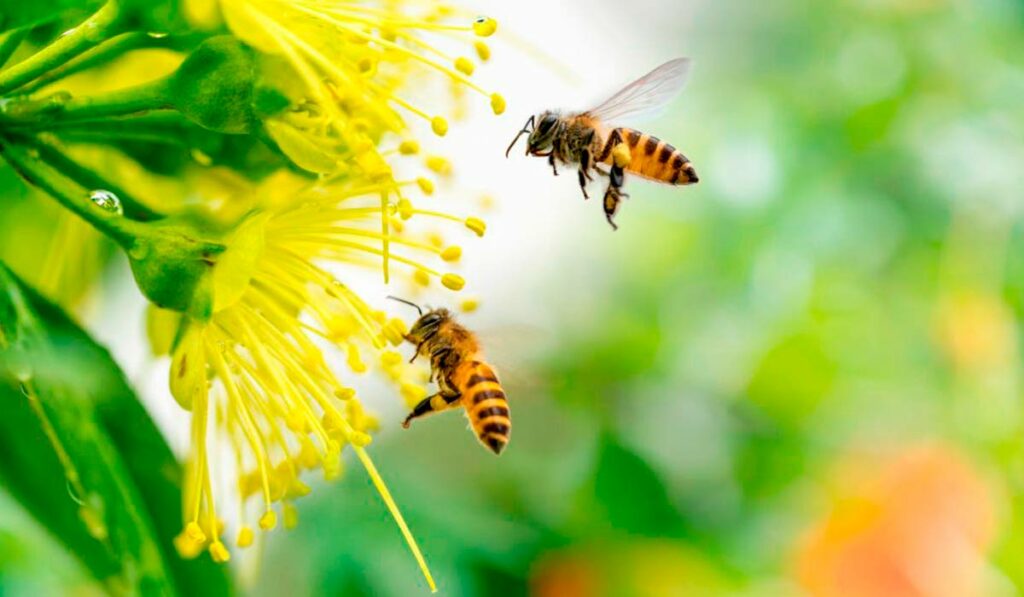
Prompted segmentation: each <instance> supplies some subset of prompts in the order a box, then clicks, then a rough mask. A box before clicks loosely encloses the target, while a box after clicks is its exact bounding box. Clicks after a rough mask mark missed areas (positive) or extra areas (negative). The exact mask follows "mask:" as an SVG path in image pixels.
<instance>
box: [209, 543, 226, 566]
mask: <svg viewBox="0 0 1024 597" xmlns="http://www.w3.org/2000/svg"><path fill="white" fill-rule="evenodd" d="M210 557H212V558H213V561H214V562H217V563H218V564H224V563H226V562H227V561H228V560H230V559H231V552H229V551H228V548H226V547H224V544H223V543H221V542H220V541H214V542H213V543H211V544H210Z"/></svg>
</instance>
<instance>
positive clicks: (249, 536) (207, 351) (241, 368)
mask: <svg viewBox="0 0 1024 597" xmlns="http://www.w3.org/2000/svg"><path fill="white" fill-rule="evenodd" d="M288 176H289V175H279V176H278V177H274V178H272V179H271V180H269V181H268V182H266V183H265V184H264V189H263V192H264V194H265V195H266V196H267V197H269V198H270V199H267V200H265V201H263V202H262V204H261V205H259V206H258V207H257V208H255V209H254V210H253V211H252V212H251V213H250V214H249V215H248V216H247V217H246V218H245V219H244V220H243V221H242V222H241V223H240V224H239V225H238V226H237V227H236V229H235V232H234V233H233V234H232V235H230V236H229V239H228V249H227V251H226V252H225V254H224V256H223V257H222V259H221V260H220V261H219V262H218V264H217V268H222V267H224V268H228V271H227V272H225V273H224V274H222V275H216V277H215V280H216V282H215V284H216V286H215V297H216V298H215V301H214V305H215V306H214V313H213V315H212V317H211V319H210V320H209V321H205V322H201V321H194V320H186V321H185V323H184V324H183V327H182V328H181V329H180V330H179V332H178V337H177V341H176V347H175V349H174V353H173V359H172V365H171V390H172V393H173V394H174V396H175V398H176V399H177V400H178V402H179V403H180V404H181V405H182V406H183V407H184V408H186V409H188V410H190V411H191V412H192V456H191V458H190V461H189V470H188V477H187V482H186V491H185V498H186V501H185V529H184V531H183V533H182V535H181V536H180V537H179V538H178V542H177V543H178V546H179V550H180V551H181V553H182V554H183V555H195V554H198V553H199V552H200V551H201V550H202V549H203V548H204V547H205V548H206V549H208V550H209V552H210V554H211V556H212V557H214V559H216V560H218V561H226V560H227V559H228V558H229V557H230V553H229V551H228V549H227V548H226V547H225V545H224V543H223V542H222V541H221V535H222V523H221V519H220V518H219V517H218V514H217V508H218V505H219V503H223V496H215V491H214V487H215V486H216V484H215V483H213V479H216V478H223V477H224V476H225V475H230V474H233V475H234V476H235V477H236V478H237V484H236V485H237V491H238V496H237V497H238V499H239V500H240V501H241V503H242V504H243V507H242V508H241V509H240V512H241V516H242V519H241V520H240V521H238V525H237V526H238V528H239V529H240V530H239V533H238V538H237V540H236V544H237V545H238V546H239V547H246V546H248V545H251V544H252V543H253V534H254V531H253V529H254V527H258V528H259V529H262V530H264V531H268V530H270V529H272V528H274V527H275V526H276V525H277V519H278V514H277V513H276V508H277V505H280V506H279V507H280V511H281V513H282V515H283V516H285V518H284V520H286V521H294V520H295V512H294V510H292V506H291V503H292V502H293V501H294V500H295V499H297V498H299V497H301V496H303V495H305V494H306V493H308V492H309V487H308V486H307V485H306V484H305V483H303V482H302V480H301V475H302V473H303V472H305V471H309V470H314V469H316V470H320V471H322V474H323V475H324V476H325V478H328V479H331V478H334V477H336V476H338V475H339V474H340V473H341V470H342V462H341V451H342V449H343V448H344V447H346V446H350V447H351V448H352V450H353V451H354V452H355V454H356V456H357V457H358V458H359V460H360V461H361V462H362V464H363V465H364V467H366V469H367V471H368V473H369V474H370V475H371V477H372V478H373V480H374V482H375V483H376V484H377V487H378V489H379V490H380V492H381V495H382V497H383V498H384V500H385V502H386V503H387V504H388V507H389V508H390V509H391V511H392V514H393V515H394V517H395V519H396V521H397V522H398V524H399V526H400V527H401V529H402V532H403V533H405V535H406V538H407V540H408V541H409V544H410V546H411V548H412V549H413V552H414V554H415V555H416V557H417V559H418V560H419V561H420V563H421V565H422V558H421V556H420V555H419V552H418V550H417V549H416V547H415V543H414V542H413V540H412V538H411V535H409V532H408V529H407V528H406V526H405V523H404V522H403V520H402V518H401V515H400V514H399V513H398V510H397V508H396V507H395V505H394V503H393V501H392V500H391V498H390V496H389V495H388V493H387V490H386V488H384V485H383V482H382V481H381V480H380V477H379V475H378V474H377V472H376V470H375V469H374V467H373V464H372V462H371V461H370V459H369V456H368V455H367V453H366V451H365V450H364V447H365V446H366V445H367V444H368V443H369V442H370V436H369V432H370V431H372V430H374V429H375V428H376V426H377V423H376V420H375V419H374V418H373V417H371V416H369V415H368V414H367V413H366V412H365V411H364V410H363V407H362V405H361V403H360V402H359V400H358V397H357V396H356V393H355V391H354V390H353V389H352V388H350V387H348V386H346V385H345V384H343V383H342V381H341V379H339V376H338V371H337V370H336V368H332V367H331V366H330V364H329V362H328V359H327V358H325V355H324V346H325V345H333V346H337V347H340V348H341V349H342V350H343V351H344V352H345V353H346V354H347V358H346V359H345V362H347V368H348V369H349V370H350V371H353V372H362V371H365V370H367V369H368V368H369V365H368V363H369V364H373V363H377V362H379V363H380V369H381V371H382V372H383V373H384V374H385V375H386V376H387V377H389V378H390V379H392V380H394V381H395V382H396V385H397V386H398V387H399V388H400V393H401V394H402V395H403V396H408V395H410V394H411V393H414V392H410V390H409V388H408V387H409V386H410V385H411V386H416V385H422V379H419V378H417V377H416V371H417V370H416V369H415V368H413V367H408V366H406V363H405V359H404V358H402V357H401V356H400V355H398V354H397V353H396V352H395V351H394V350H393V349H392V348H391V347H393V346H398V345H400V344H401V343H402V342H403V336H404V334H405V332H406V330H407V327H408V326H407V325H406V324H405V323H404V322H402V321H401V320H397V319H393V318H390V319H389V318H388V317H387V316H385V315H384V313H383V312H382V311H380V310H377V309H375V308H374V307H372V306H371V305H370V304H369V303H367V302H366V301H365V300H364V299H363V298H362V297H360V296H359V295H357V294H356V293H355V292H354V291H353V290H352V289H351V288H349V287H348V286H347V285H345V284H344V283H343V282H342V281H341V280H340V279H339V277H338V276H340V275H342V274H343V272H342V271H341V270H340V269H339V268H349V269H351V268H353V267H362V266H366V265H370V266H378V267H379V266H381V265H382V264H384V263H386V262H387V261H392V262H394V263H395V264H397V266H396V269H398V268H401V270H402V272H401V273H402V275H403V277H405V278H407V279H412V278H415V277H420V276H425V277H426V278H428V279H438V280H440V281H441V283H442V284H443V285H444V286H446V287H448V288H450V289H453V290H458V289H460V288H461V287H462V285H463V281H462V278H461V277H459V276H457V275H455V274H453V273H450V272H443V271H440V270H438V269H435V267H433V266H432V265H431V263H430V262H435V263H436V264H437V265H438V266H441V265H443V264H445V263H446V262H450V261H453V260H454V258H455V257H457V256H456V255H455V253H461V249H456V248H454V245H450V246H447V247H443V246H437V244H436V243H431V242H429V240H428V238H427V235H426V234H425V233H422V234H420V233H419V232H417V231H416V228H417V227H418V223H419V222H420V220H427V221H428V222H427V223H430V224H433V223H435V222H436V221H437V220H441V221H449V222H458V223H460V224H463V225H466V224H467V222H468V221H471V220H474V219H473V218H459V217H455V216H452V215H449V214H446V213H443V212H437V211H431V210H421V209H418V208H416V207H415V206H414V205H413V204H412V203H411V202H410V201H409V200H408V199H402V200H401V201H402V203H403V205H404V206H405V207H404V210H403V211H404V212H405V213H404V214H402V215H400V214H399V208H398V206H397V205H395V204H393V203H385V204H384V207H381V203H380V196H381V195H382V194H384V195H394V196H400V194H401V188H402V186H403V185H414V184H416V182H415V181H409V182H407V183H394V182H391V181H382V182H373V183H367V182H365V181H362V180H361V179H357V180H358V182H353V181H346V182H335V183H321V184H316V185H314V186H312V187H310V188H308V189H305V190H303V191H301V192H299V193H298V194H297V195H296V196H294V197H291V198H290V199H289V200H288V201H281V200H280V199H278V198H275V197H274V195H275V193H274V192H272V191H273V188H278V189H280V188H288V182H287V179H288ZM403 215H404V216H406V217H407V219H408V220H410V222H409V224H408V225H406V226H403V229H402V230H403V231H402V232H401V233H397V232H391V233H388V234H384V233H382V232H381V231H380V230H379V229H378V228H377V222H378V218H380V217H382V216H383V217H384V219H385V221H389V222H390V221H392V220H394V221H398V220H399V219H400V218H401V217H402V216H403ZM463 234H465V235H466V236H470V234H469V232H463ZM381 241H387V242H388V244H389V245H393V246H394V247H396V249H395V250H394V251H391V250H387V251H385V250H384V249H382V248H381V246H380V244H379V243H380V242H381ZM442 245H443V243H442ZM384 294H385V292H382V293H381V295H382V296H381V298H383V295H384ZM368 352H369V353H377V354H378V355H379V358H378V359H366V358H364V355H365V354H367V353H368ZM339 361H341V359H331V362H333V363H337V362H339ZM218 445H226V446H230V447H231V448H232V451H233V452H234V454H235V463H234V466H233V467H226V466H225V465H223V464H222V462H221V461H220V460H218V459H217V458H215V457H213V453H214V450H215V446H218ZM253 502H255V503H256V504H258V509H257V510H256V511H255V512H252V511H251V508H249V507H247V506H248V505H250V504H251V503H253ZM250 518H255V523H254V522H253V521H252V520H250ZM424 570H425V569H424ZM428 578H429V577H428Z"/></svg>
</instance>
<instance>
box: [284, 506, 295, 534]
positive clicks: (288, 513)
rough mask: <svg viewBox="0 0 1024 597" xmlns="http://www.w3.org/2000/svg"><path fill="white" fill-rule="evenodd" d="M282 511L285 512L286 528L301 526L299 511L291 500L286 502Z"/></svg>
mask: <svg viewBox="0 0 1024 597" xmlns="http://www.w3.org/2000/svg"><path fill="white" fill-rule="evenodd" d="M282 513H283V514H284V528H286V529H288V530H292V529H294V528H295V527H297V526H299V511H298V510H297V509H296V508H295V506H293V505H292V504H291V503H289V502H285V503H284V506H282Z"/></svg>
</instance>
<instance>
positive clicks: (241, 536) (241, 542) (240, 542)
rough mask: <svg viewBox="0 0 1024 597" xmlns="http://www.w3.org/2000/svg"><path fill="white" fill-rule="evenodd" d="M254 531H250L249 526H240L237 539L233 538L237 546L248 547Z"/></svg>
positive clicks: (253, 536) (253, 537)
mask: <svg viewBox="0 0 1024 597" xmlns="http://www.w3.org/2000/svg"><path fill="white" fill-rule="evenodd" d="M255 538H256V536H255V533H253V532H252V528H250V527H247V526H245V527H242V528H241V529H239V530H238V539H235V545H237V546H239V547H243V548H244V547H249V546H251V545H252V542H253V539H255Z"/></svg>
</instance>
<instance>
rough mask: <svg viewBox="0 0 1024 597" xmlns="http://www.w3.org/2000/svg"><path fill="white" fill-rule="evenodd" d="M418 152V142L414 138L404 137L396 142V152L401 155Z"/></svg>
mask: <svg viewBox="0 0 1024 597" xmlns="http://www.w3.org/2000/svg"><path fill="white" fill-rule="evenodd" d="M419 152H420V143H419V141H417V140H416V139H406V140H405V141H402V142H401V143H399V144H398V153H400V154H402V155H416V154H417V153H419Z"/></svg>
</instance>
